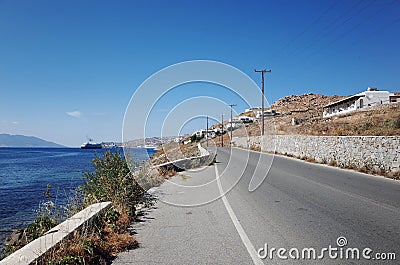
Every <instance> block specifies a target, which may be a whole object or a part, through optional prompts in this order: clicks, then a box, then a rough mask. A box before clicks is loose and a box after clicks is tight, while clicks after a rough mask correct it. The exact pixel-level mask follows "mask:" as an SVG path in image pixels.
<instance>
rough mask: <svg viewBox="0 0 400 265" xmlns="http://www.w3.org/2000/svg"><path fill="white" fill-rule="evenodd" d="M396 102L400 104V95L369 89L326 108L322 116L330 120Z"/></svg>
mask: <svg viewBox="0 0 400 265" xmlns="http://www.w3.org/2000/svg"><path fill="white" fill-rule="evenodd" d="M396 102H400V95H395V94H394V93H390V92H388V91H380V90H378V89H377V88H371V87H369V88H368V90H367V91H364V92H361V93H358V94H356V95H354V96H350V97H347V98H344V99H342V100H339V101H336V102H333V103H330V104H328V105H326V106H324V110H323V114H322V116H323V117H324V118H328V117H332V116H335V115H341V114H346V113H349V112H352V111H355V110H357V109H364V108H368V107H371V106H378V105H382V104H389V103H396Z"/></svg>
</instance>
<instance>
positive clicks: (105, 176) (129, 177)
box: [81, 151, 144, 215]
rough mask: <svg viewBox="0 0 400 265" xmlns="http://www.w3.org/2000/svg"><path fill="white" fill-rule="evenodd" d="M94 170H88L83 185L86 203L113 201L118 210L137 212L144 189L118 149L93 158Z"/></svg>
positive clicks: (132, 213)
mask: <svg viewBox="0 0 400 265" xmlns="http://www.w3.org/2000/svg"><path fill="white" fill-rule="evenodd" d="M92 162H93V165H94V167H95V171H94V172H86V173H84V175H83V177H84V178H85V179H86V180H87V181H86V183H85V184H84V185H83V186H82V187H81V190H82V192H83V196H84V202H85V205H90V204H92V203H97V202H102V201H111V202H112V203H113V206H114V208H115V209H116V210H117V211H118V212H125V211H126V212H128V213H129V214H130V215H134V213H135V205H136V203H137V202H138V201H139V200H140V198H141V197H142V195H143V194H144V190H143V188H142V187H140V185H138V184H137V182H136V181H135V178H134V175H133V174H132V173H131V172H130V170H129V168H128V165H127V163H126V160H125V159H124V158H123V157H122V156H121V154H120V152H119V151H117V152H115V153H112V152H111V151H107V152H105V153H104V154H103V157H100V156H97V157H95V158H94V159H93V160H92Z"/></svg>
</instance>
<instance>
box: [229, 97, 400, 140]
mask: <svg viewBox="0 0 400 265" xmlns="http://www.w3.org/2000/svg"><path fill="white" fill-rule="evenodd" d="M342 98H345V97H344V96H324V95H319V94H304V95H291V96H287V97H284V98H282V99H279V100H278V101H276V102H275V103H273V104H272V105H271V106H270V107H269V109H274V110H276V111H277V112H279V113H280V115H278V116H275V117H266V118H265V133H266V134H286V135H287V134H295V135H343V136H344V135H349V136H350V135H354V136H355V135H375V136H379V135H400V103H393V104H388V105H381V106H377V107H370V108H367V109H363V110H358V111H355V112H352V113H348V114H345V115H341V116H336V117H332V118H323V117H322V111H323V106H325V105H327V104H329V103H330V102H334V101H337V100H340V99H342ZM243 115H248V116H253V117H254V116H255V113H250V112H247V113H244V114H243ZM260 123H261V122H259V121H257V122H255V123H253V124H251V125H246V126H244V127H242V128H240V129H238V130H236V131H234V134H233V136H244V135H260Z"/></svg>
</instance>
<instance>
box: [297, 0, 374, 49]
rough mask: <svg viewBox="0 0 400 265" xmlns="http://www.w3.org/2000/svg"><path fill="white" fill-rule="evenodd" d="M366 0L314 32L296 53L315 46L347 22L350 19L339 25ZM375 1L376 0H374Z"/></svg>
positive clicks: (361, 0)
mask: <svg viewBox="0 0 400 265" xmlns="http://www.w3.org/2000/svg"><path fill="white" fill-rule="evenodd" d="M363 1H364V0H360V1H358V2H357V3H355V4H354V5H352V6H351V7H350V8H349V9H347V10H346V11H345V12H344V13H342V14H341V15H339V16H338V17H337V18H336V19H334V20H333V21H332V22H331V23H329V24H328V25H327V26H325V27H324V28H322V29H321V30H320V31H319V32H318V33H317V34H314V36H313V37H312V38H311V41H310V42H309V44H308V45H307V46H306V47H303V48H302V49H300V50H299V51H298V52H295V54H299V53H300V52H301V51H304V50H307V49H309V48H311V47H312V46H314V45H315V44H316V43H317V42H318V41H320V40H321V39H323V38H324V37H325V36H327V35H329V34H330V33H331V32H332V31H333V30H335V29H336V28H337V27H339V26H341V25H342V24H344V23H346V22H347V21H348V19H346V21H345V22H343V21H342V23H340V24H339V26H338V25H336V27H335V24H337V23H338V22H339V21H340V20H341V19H342V18H345V17H347V16H348V15H349V14H351V12H352V11H353V10H354V9H355V8H356V7H357V6H359V5H360V4H361V3H362V2H363ZM372 1H375V0H372ZM351 18H352V16H350V19H351ZM332 27H334V28H333V29H331V28H332Z"/></svg>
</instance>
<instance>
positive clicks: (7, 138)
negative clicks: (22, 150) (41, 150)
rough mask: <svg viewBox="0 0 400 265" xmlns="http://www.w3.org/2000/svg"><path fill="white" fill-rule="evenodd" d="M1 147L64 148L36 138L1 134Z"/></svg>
mask: <svg viewBox="0 0 400 265" xmlns="http://www.w3.org/2000/svg"><path fill="white" fill-rule="evenodd" d="M0 147H64V146H62V145H59V144H56V143H53V142H49V141H46V140H43V139H40V138H38V137H34V136H25V135H11V134H5V133H3V134H0Z"/></svg>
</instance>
